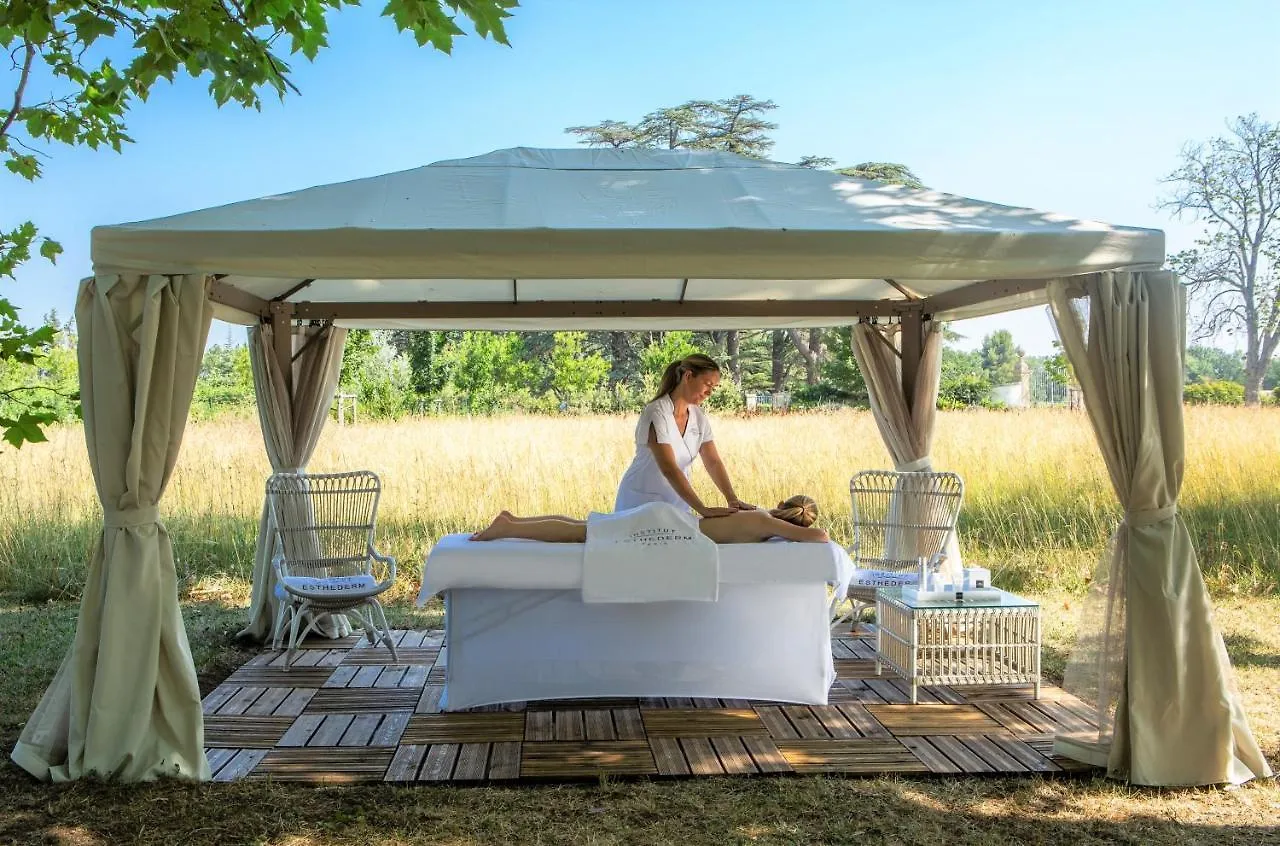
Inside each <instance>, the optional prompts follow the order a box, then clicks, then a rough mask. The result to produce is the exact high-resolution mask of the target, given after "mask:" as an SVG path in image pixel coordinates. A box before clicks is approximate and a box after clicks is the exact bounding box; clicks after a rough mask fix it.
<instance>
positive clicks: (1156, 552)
mask: <svg viewBox="0 0 1280 846" xmlns="http://www.w3.org/2000/svg"><path fill="white" fill-rule="evenodd" d="M1048 295H1049V307H1050V312H1051V314H1052V316H1053V320H1054V322H1055V323H1056V325H1057V329H1058V334H1059V337H1060V338H1061V341H1062V345H1063V348H1064V350H1065V352H1066V355H1067V359H1068V361H1070V363H1071V367H1072V369H1073V370H1074V371H1075V375H1076V378H1077V379H1078V380H1079V382H1080V388H1081V390H1082V392H1083V394H1084V401H1085V408H1086V409H1087V411H1088V415H1089V422H1090V424H1091V425H1092V427H1093V431H1094V434H1095V435H1096V436H1097V440H1098V445H1099V447H1100V448H1101V451H1102V456H1103V459H1104V460H1105V462H1106V465H1107V472H1108V474H1109V476H1110V478H1111V484H1112V487H1113V488H1114V490H1115V493H1116V497H1117V498H1118V499H1119V501H1120V505H1121V507H1122V508H1123V512H1124V516H1123V518H1122V519H1121V521H1120V523H1119V525H1118V526H1117V527H1116V530H1115V533H1114V534H1113V535H1112V537H1111V544H1110V548H1109V550H1108V552H1107V554H1106V555H1105V556H1104V558H1103V560H1102V562H1101V564H1100V566H1099V568H1098V577H1097V578H1096V579H1095V580H1094V582H1093V586H1092V588H1091V590H1090V595H1089V597H1088V598H1087V599H1086V601H1085V608H1084V614H1083V618H1082V621H1081V626H1080V633H1079V639H1078V643H1077V645H1076V648H1075V649H1074V650H1073V652H1072V656H1071V660H1070V661H1069V663H1068V665H1067V670H1066V679H1065V686H1066V688H1067V690H1068V691H1069V692H1071V693H1073V694H1075V695H1076V696H1078V697H1079V698H1080V699H1082V700H1083V701H1084V702H1085V703H1086V704H1087V705H1088V706H1089V707H1090V709H1091V710H1093V711H1094V716H1095V723H1096V727H1094V728H1091V729H1090V730H1089V731H1088V732H1076V733H1071V734H1064V735H1059V736H1058V737H1057V738H1056V740H1055V747H1056V749H1057V751H1059V752H1061V753H1062V754H1065V755H1069V756H1071V757H1073V758H1077V759H1079V760H1083V761H1087V762H1089V763H1092V764H1094V765H1097V766H1106V767H1107V769H1108V772H1109V774H1110V775H1112V776H1113V777H1116V778H1123V779H1128V780H1129V781H1130V782H1132V783H1134V784H1144V785H1162V786H1181V785H1207V784H1221V783H1233V784H1239V783H1241V782H1244V781H1248V780H1249V779H1251V778H1255V777H1262V776H1269V775H1270V774H1271V770H1270V768H1269V767H1268V765H1267V762H1266V760H1265V759H1264V758H1263V756H1262V752H1261V751H1260V749H1259V748H1258V744H1257V742H1256V741H1255V740H1254V737H1253V734H1252V732H1251V731H1250V729H1249V723H1248V720H1247V719H1246V717H1245V714H1244V711H1243V709H1242V708H1241V705H1240V699H1239V696H1238V695H1237V693H1236V690H1235V685H1234V680H1233V676H1232V672H1231V662H1230V660H1229V659H1228V657H1227V652H1226V648H1225V646H1224V644H1223V641H1222V636H1221V635H1220V634H1219V632H1218V630H1217V627H1216V625H1215V624H1214V620H1213V609H1212V606H1211V605H1210V602H1209V595H1208V592H1207V591H1206V590H1205V586H1204V580H1203V578H1202V576H1201V573H1200V566H1199V564H1198V563H1197V561H1196V554H1195V550H1194V549H1192V546H1191V538H1190V536H1189V534H1188V532H1187V527H1186V524H1185V523H1184V522H1183V519H1182V515H1180V514H1179V513H1178V493H1179V490H1180V489H1181V487H1182V471H1183V463H1184V435H1183V420H1182V383H1183V347H1184V343H1185V337H1184V333H1185V326H1186V299H1185V291H1184V290H1183V288H1182V286H1181V285H1180V284H1178V282H1177V279H1176V278H1175V277H1174V276H1173V275H1172V274H1170V273H1167V272H1146V273H1130V272H1109V273H1100V274H1094V275H1091V276H1087V277H1076V278H1073V279H1061V280H1055V281H1053V282H1051V283H1050V284H1049V287H1048ZM1080 296H1083V297H1084V299H1083V301H1082V300H1080V299H1078V298H1079V297H1080ZM1082 312H1083V313H1082Z"/></svg>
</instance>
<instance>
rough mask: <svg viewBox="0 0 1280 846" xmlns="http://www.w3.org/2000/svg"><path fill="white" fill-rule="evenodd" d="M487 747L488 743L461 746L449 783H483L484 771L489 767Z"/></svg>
mask: <svg viewBox="0 0 1280 846" xmlns="http://www.w3.org/2000/svg"><path fill="white" fill-rule="evenodd" d="M489 746H490V744H488V743H464V744H462V746H461V747H460V748H459V749H458V762H457V763H456V764H454V766H453V777H452V779H451V781H484V774H485V770H486V769H488V766H489Z"/></svg>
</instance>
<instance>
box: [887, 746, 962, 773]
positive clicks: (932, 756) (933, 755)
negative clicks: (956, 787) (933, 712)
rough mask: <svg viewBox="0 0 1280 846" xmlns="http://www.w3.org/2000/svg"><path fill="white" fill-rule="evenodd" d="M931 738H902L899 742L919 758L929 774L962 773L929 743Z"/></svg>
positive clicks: (958, 767) (957, 766) (959, 768)
mask: <svg viewBox="0 0 1280 846" xmlns="http://www.w3.org/2000/svg"><path fill="white" fill-rule="evenodd" d="M932 739H933V738H929V737H904V738H902V739H901V740H900V741H899V742H900V743H902V745H903V746H905V747H907V748H908V749H910V750H911V751H912V753H914V754H915V756H916V757H917V758H919V759H920V760H921V761H922V762H923V763H924V765H925V766H926V767H928V768H929V772H932V773H962V772H964V770H963V769H961V767H960V766H959V765H957V764H956V763H954V762H953V761H952V760H951V759H950V758H948V757H947V756H946V755H944V754H943V753H942V750H941V749H939V748H938V747H936V746H935V745H934V744H932V743H930V742H929V741H930V740H932Z"/></svg>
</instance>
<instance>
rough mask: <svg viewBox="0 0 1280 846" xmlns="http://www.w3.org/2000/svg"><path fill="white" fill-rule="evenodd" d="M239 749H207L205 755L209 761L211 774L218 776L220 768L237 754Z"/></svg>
mask: <svg viewBox="0 0 1280 846" xmlns="http://www.w3.org/2000/svg"><path fill="white" fill-rule="evenodd" d="M239 751H240V750H239V749H205V750H204V757H205V760H206V761H208V762H209V775H210V776H216V775H217V774H218V770H220V769H222V767H223V766H224V765H225V764H226V763H227V762H228V761H230V760H231V759H232V758H234V757H235V756H236V753H237V752H239Z"/></svg>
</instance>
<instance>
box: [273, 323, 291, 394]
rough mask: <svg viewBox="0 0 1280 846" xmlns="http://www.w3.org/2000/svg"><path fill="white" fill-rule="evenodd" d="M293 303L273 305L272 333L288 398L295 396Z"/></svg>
mask: <svg viewBox="0 0 1280 846" xmlns="http://www.w3.org/2000/svg"><path fill="white" fill-rule="evenodd" d="M292 323H293V303H286V302H273V303H271V331H272V339H273V341H274V348H275V350H274V351H275V355H276V363H277V364H279V365H280V375H281V376H282V377H283V378H284V387H285V394H286V396H293V326H292Z"/></svg>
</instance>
